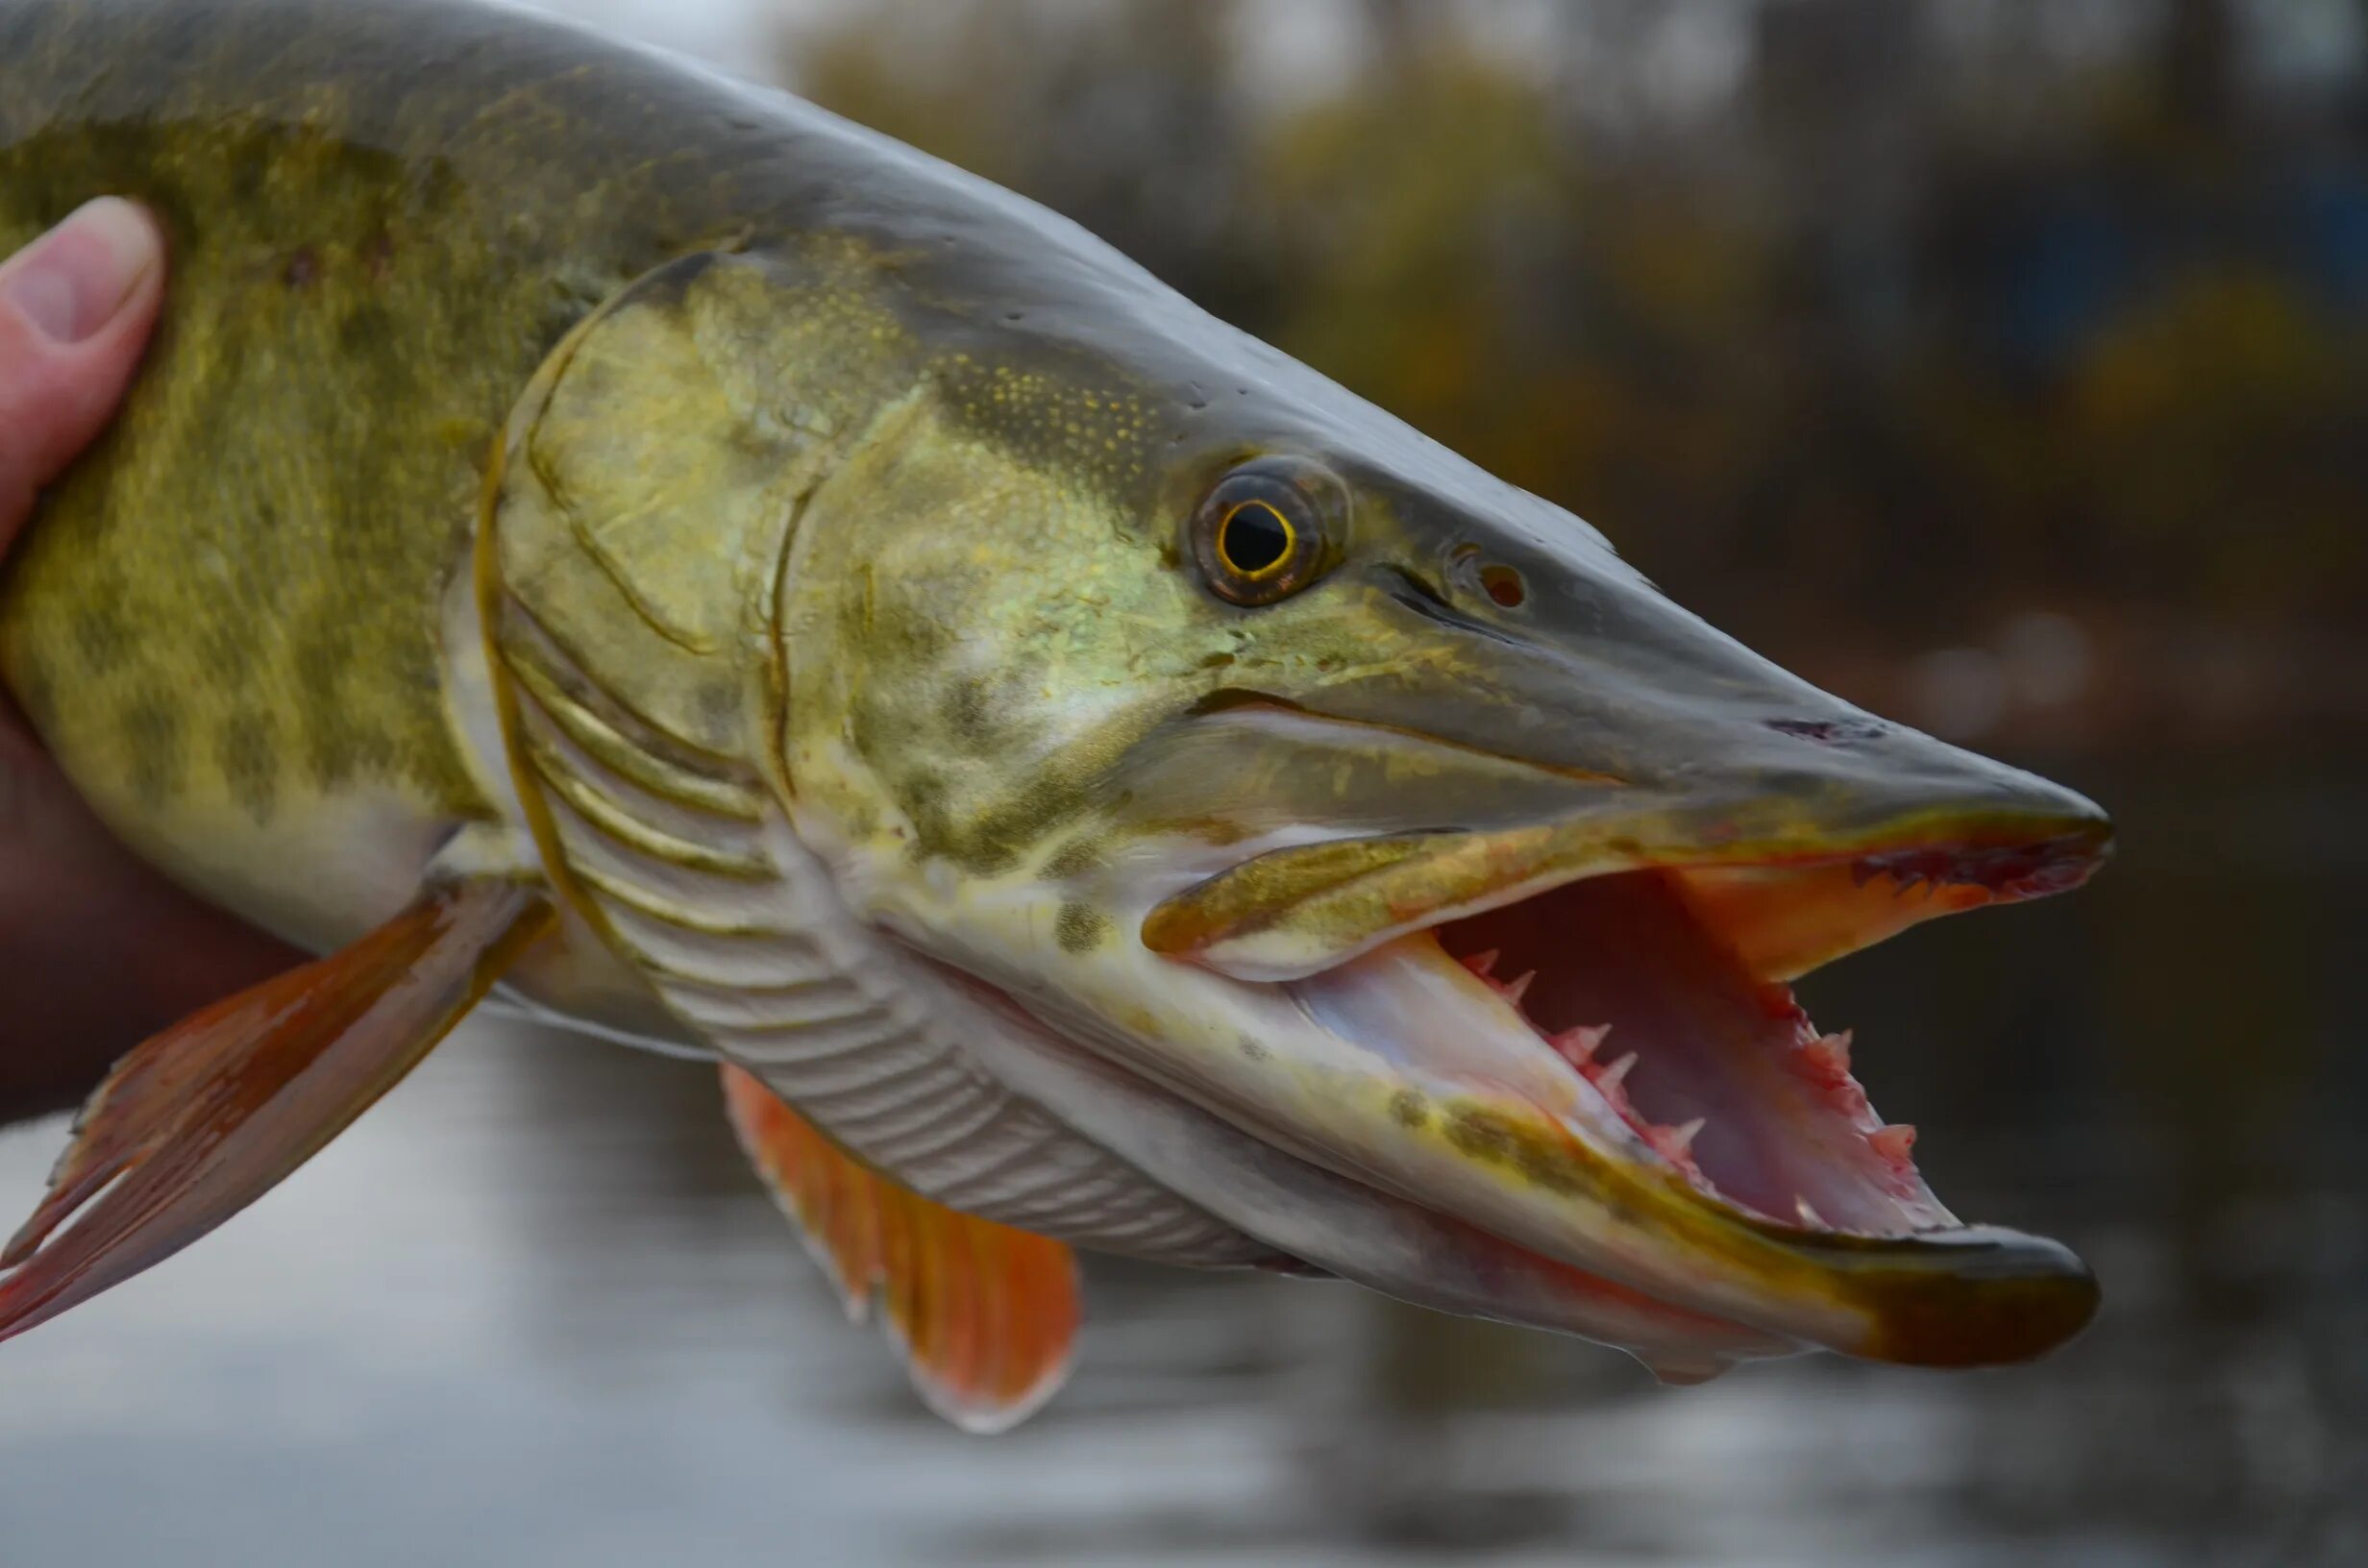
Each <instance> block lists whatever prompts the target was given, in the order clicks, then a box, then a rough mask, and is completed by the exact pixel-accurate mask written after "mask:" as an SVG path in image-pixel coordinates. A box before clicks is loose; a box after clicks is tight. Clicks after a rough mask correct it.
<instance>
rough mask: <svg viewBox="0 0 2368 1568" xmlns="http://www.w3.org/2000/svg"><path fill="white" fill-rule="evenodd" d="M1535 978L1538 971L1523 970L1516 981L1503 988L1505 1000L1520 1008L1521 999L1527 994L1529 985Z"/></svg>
mask: <svg viewBox="0 0 2368 1568" xmlns="http://www.w3.org/2000/svg"><path fill="white" fill-rule="evenodd" d="M1537 978H1538V971H1537V970H1536V969H1529V970H1525V971H1524V972H1523V973H1522V975H1521V977H1520V978H1519V979H1518V980H1516V981H1514V982H1512V983H1511V984H1510V985H1507V986H1505V987H1504V988H1503V994H1504V998H1505V1000H1506V1001H1508V1002H1511V1003H1512V1004H1513V1005H1514V1006H1516V1007H1518V1006H1520V1005H1521V998H1522V997H1523V996H1524V995H1526V994H1527V993H1528V992H1529V983H1530V982H1531V981H1532V980H1535V979H1537Z"/></svg>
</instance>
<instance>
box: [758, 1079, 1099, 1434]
mask: <svg viewBox="0 0 2368 1568" xmlns="http://www.w3.org/2000/svg"><path fill="white" fill-rule="evenodd" d="M723 1077H724V1098H725V1105H726V1109H727V1110H728V1113H729V1115H730V1117H731V1123H732V1128H733V1130H734V1131H735V1132H737V1133H738V1135H739V1137H740V1144H741V1147H742V1148H744V1149H746V1150H747V1151H748V1155H749V1159H750V1161H751V1162H752V1164H754V1165H755V1166H756V1168H757V1171H758V1173H759V1174H761V1175H762V1176H763V1177H764V1178H765V1180H766V1182H767V1183H768V1184H769V1185H770V1186H771V1187H772V1188H773V1191H774V1195H775V1197H776V1199H777V1201H778V1202H779V1204H780V1206H781V1208H782V1210H783V1212H784V1213H787V1214H788V1215H789V1217H790V1218H791V1219H792V1220H793V1221H794V1222H796V1224H797V1225H798V1227H799V1229H800V1230H801V1231H802V1233H803V1234H804V1236H805V1237H806V1241H807V1245H808V1248H809V1250H811V1251H813V1252H814V1253H815V1254H816V1258H817V1261H818V1262H820V1263H821V1264H822V1266H823V1268H824V1271H825V1272H826V1273H827V1274H828V1275H829V1276H830V1279H831V1283H832V1285H833V1286H835V1287H836V1288H837V1289H838V1291H839V1293H840V1296H841V1299H842V1300H843V1301H844V1303H845V1304H846V1307H847V1311H848V1315H849V1316H850V1317H852V1318H856V1319H858V1320H860V1319H861V1318H863V1317H866V1316H868V1315H870V1314H871V1313H873V1312H876V1313H877V1314H878V1315H879V1318H880V1321H881V1326H882V1327H883V1328H884V1329H886V1331H887V1333H888V1335H889V1337H890V1339H891V1340H892V1341H894V1342H895V1344H896V1346H897V1348H898V1350H899V1351H900V1353H901V1354H902V1356H903V1357H904V1361H905V1369H906V1371H907V1373H908V1374H909V1375H910V1377H911V1378H912V1381H913V1385H914V1387H915V1388H916V1389H917V1390H919V1392H920V1394H921V1396H922V1398H923V1399H924V1400H925V1401H926V1402H927V1403H928V1405H929V1408H930V1409H934V1410H936V1411H937V1412H938V1413H939V1414H941V1415H943V1416H945V1417H946V1418H947V1419H949V1420H950V1421H952V1422H953V1423H954V1424H955V1425H957V1426H960V1427H962V1428H964V1429H965V1430H967V1431H971V1432H1000V1431H1002V1430H1003V1429H1005V1428H1007V1427H1010V1426H1012V1425H1014V1424H1015V1423H1017V1422H1019V1421H1020V1420H1022V1419H1023V1418H1024V1417H1025V1416H1026V1415H1027V1414H1028V1413H1029V1412H1030V1411H1032V1410H1034V1409H1036V1408H1037V1407H1038V1406H1039V1405H1041V1404H1043V1403H1044V1402H1045V1400H1047V1399H1048V1398H1049V1397H1051V1395H1052V1393H1053V1391H1054V1390H1055V1389H1057V1388H1058V1387H1059V1386H1060V1384H1061V1383H1062V1381H1063V1380H1064V1379H1065V1378H1066V1377H1067V1376H1068V1373H1069V1366H1070V1360H1071V1353H1072V1349H1073V1345H1074V1342H1075V1338H1076V1333H1077V1325H1078V1319H1079V1315H1080V1310H1079V1303H1078V1286H1077V1265H1076V1259H1075V1257H1074V1255H1073V1254H1072V1253H1071V1251H1070V1250H1069V1248H1068V1247H1067V1246H1065V1245H1064V1244H1062V1243H1061V1242H1058V1241H1055V1240H1053V1239H1051V1238H1050V1237H1043V1236H1038V1235H1036V1234H1034V1233H1033V1232H1029V1231H1022V1230H1015V1229H1013V1228H1012V1227H1011V1226H1008V1225H999V1224H997V1223H996V1222H995V1221H993V1220H987V1219H980V1218H978V1217H976V1216H975V1215H972V1214H965V1213H959V1212H957V1211H955V1210H952V1209H949V1208H946V1207H945V1206H944V1205H942V1204H938V1203H933V1202H931V1201H930V1200H929V1199H927V1198H925V1197H922V1196H920V1195H919V1194H917V1193H914V1192H911V1191H908V1190H906V1189H905V1188H902V1187H900V1186H898V1185H897V1184H895V1183H894V1182H891V1181H890V1180H888V1179H887V1178H886V1177H884V1176H880V1175H878V1174H876V1172H874V1171H872V1170H871V1169H870V1168H869V1167H867V1166H865V1165H862V1164H858V1163H857V1162H856V1161H855V1160H854V1159H852V1158H851V1157H850V1156H849V1155H847V1154H845V1153H843V1152H841V1151H840V1150H839V1148H838V1147H837V1146H836V1145H835V1144H833V1143H831V1142H830V1141H828V1140H827V1139H825V1138H824V1137H823V1135H822V1134H820V1133H818V1132H816V1131H815V1130H814V1129H813V1128H812V1127H811V1126H810V1125H808V1124H807V1123H806V1121H805V1120H804V1118H803V1117H802V1116H800V1115H798V1114H797V1112H795V1111H793V1110H792V1109H791V1108H790V1107H789V1106H788V1105H787V1104H786V1103H785V1102H783V1101H782V1100H781V1098H780V1097H779V1096H778V1095H777V1094H775V1093H774V1092H773V1090H770V1089H767V1088H766V1087H765V1085H764V1083H763V1081H762V1080H760V1079H758V1078H756V1077H755V1076H754V1075H752V1074H751V1073H749V1072H747V1071H744V1070H743V1069H741V1068H739V1067H735V1066H725V1067H724V1069H723Z"/></svg>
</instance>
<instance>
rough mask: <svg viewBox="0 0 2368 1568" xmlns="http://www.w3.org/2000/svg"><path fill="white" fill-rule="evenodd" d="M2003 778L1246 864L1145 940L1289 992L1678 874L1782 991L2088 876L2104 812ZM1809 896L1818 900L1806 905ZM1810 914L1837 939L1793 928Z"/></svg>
mask: <svg viewBox="0 0 2368 1568" xmlns="http://www.w3.org/2000/svg"><path fill="white" fill-rule="evenodd" d="M1996 772H1998V773H2000V774H2008V775H2010V778H2009V780H2008V782H2010V783H2014V784H2017V785H2021V781H2024V780H2027V781H2028V784H2027V785H2024V786H2022V787H2018V788H2016V789H2014V790H2012V791H2011V792H2008V791H2003V790H2001V791H1996V792H1994V793H1984V794H1968V795H1963V796H1956V797H1954V798H1952V797H1948V796H1941V797H1938V798H1933V797H1930V796H1922V797H1919V796H1921V792H1920V791H1916V790H1899V791H1885V792H1882V793H1880V794H1878V795H1876V796H1874V797H1872V798H1862V799H1856V800H1853V799H1849V798H1847V797H1839V798H1838V797H1837V796H1834V795H1832V794H1831V793H1829V792H1818V793H1815V794H1811V795H1808V796H1794V795H1789V794H1787V793H1785V792H1784V790H1783V789H1782V787H1781V781H1779V787H1778V788H1776V789H1775V790H1773V791H1768V792H1764V793H1755V794H1753V795H1751V796H1746V797H1742V798H1732V799H1727V798H1719V797H1718V796H1717V795H1716V794H1712V795H1711V797H1710V798H1707V799H1704V798H1696V799H1693V800H1679V799H1668V798H1665V797H1664V798H1660V799H1656V798H1654V796H1653V795H1652V794H1651V793H1648V792H1639V791H1632V790H1602V791H1596V792H1593V793H1592V794H1591V796H1588V797H1586V798H1583V799H1581V800H1579V801H1577V802H1575V803H1574V804H1572V805H1571V806H1570V807H1569V808H1568V809H1566V810H1564V811H1562V812H1560V813H1558V814H1555V815H1552V816H1546V817H1543V818H1541V819H1538V820H1533V821H1525V822H1517V823H1514V824H1511V825H1507V826H1502V827H1495V828H1489V829H1478V830H1470V831H1452V830H1434V831H1426V832H1409V833H1395V834H1387V835H1377V836H1369V837H1349V838H1331V839H1324V840H1321V841H1320V842H1316V843H1310V844H1302V845H1292V846H1289V847H1285V848H1281V849H1276V850H1272V851H1270V852H1268V853H1266V854H1262V855H1257V856H1254V857H1252V858H1250V859H1248V860H1246V861H1243V862H1241V863H1240V864H1237V865H1235V866H1233V867H1231V868H1230V869H1228V870H1225V871H1223V872H1221V873H1220V874H1218V875H1215V876H1212V877H1209V878H1207V879H1206V880H1203V881H1201V882H1199V883H1196V885H1194V886H1192V887H1190V888H1188V889H1185V890H1184V891H1182V892H1180V893H1178V894H1175V895H1174V896H1172V897H1170V898H1168V899H1166V900H1164V901H1163V902H1162V903H1160V904H1159V905H1158V906H1157V907H1156V908H1155V909H1153V910H1152V911H1151V913H1150V915H1149V916H1148V917H1147V919H1145V921H1144V924H1143V928H1142V935H1143V941H1144V943H1145V944H1146V945H1147V946H1148V947H1149V948H1150V949H1151V950H1152V951H1154V952H1158V953H1163V954H1166V955H1168V956H1171V957H1176V958H1189V959H1191V960H1192V961H1193V962H1196V963H1198V964H1202V965H1205V966H1207V967H1208V968H1214V969H1217V970H1219V971H1220V972H1221V973H1225V974H1230V975H1233V976H1234V977H1236V978H1238V979H1244V980H1269V981H1272V980H1292V979H1299V978H1303V977H1305V976H1307V975H1310V974H1315V973H1318V972H1320V971H1321V970H1324V969H1327V968H1333V967H1335V966H1337V965H1339V964H1341V963H1344V962H1345V961H1346V960H1348V959H1350V958H1353V957H1355V956H1356V955H1357V954H1359V953H1362V952H1366V951H1369V950H1370V949H1372V948H1374V947H1376V946H1379V945H1380V944H1382V943H1386V942H1388V941H1390V940H1392V939H1393V938H1394V937H1397V936H1402V935H1404V934H1405V933H1407V932H1410V931H1415V930H1419V929H1422V928H1424V927H1426V926H1433V925H1438V924H1440V923H1442V922H1443V921H1446V920H1450V919H1459V918H1463V917H1467V916H1471V915H1476V914H1479V913H1481V912H1483V911H1485V910H1488V909H1490V908H1493V907H1496V906H1499V905H1503V904H1508V903H1513V902H1517V901H1518V900H1521V899H1524V898H1528V897H1532V896H1535V895H1536V894H1541V893H1543V892H1546V891H1548V890H1550V889H1552V888H1555V887H1558V886H1561V885H1563V884H1566V883H1569V882H1574V881H1578V880H1580V879H1582V878H1586V877H1591V876H1599V875H1604V874H1607V873H1610V872H1615V871H1624V870H1640V869H1648V868H1650V869H1659V870H1670V871H1678V872H1682V873H1684V874H1685V875H1686V876H1687V877H1688V878H1689V880H1690V881H1693V882H1696V883H1698V884H1699V886H1700V887H1701V889H1702V890H1703V893H1704V896H1705V897H1707V898H1715V899H1717V900H1719V901H1720V902H1721V903H1722V904H1724V905H1727V906H1730V907H1731V908H1732V911H1733V916H1732V919H1733V921H1734V923H1735V925H1736V927H1737V929H1736V931H1735V932H1734V936H1735V937H1736V939H1737V940H1738V941H1739V942H1743V943H1751V944H1755V945H1757V946H1761V947H1765V948H1766V949H1767V951H1766V953H1765V956H1764V967H1765V968H1766V972H1768V973H1769V974H1770V975H1771V976H1784V977H1788V976H1789V975H1791V974H1798V973H1802V972H1805V971H1806V970H1807V969H1808V968H1813V967H1814V964H1815V963H1818V962H1823V961H1824V960H1826V959H1830V958H1835V957H1839V956H1841V955H1842V954H1843V953H1846V952H1849V951H1854V950H1856V948H1858V947H1862V946H1865V945H1867V944H1868V943H1871V942H1874V941H1877V940H1880V939H1881V938H1882V937H1885V936H1888V935H1890V934H1892V932H1894V931H1896V930H1898V929H1900V928H1901V926H1902V925H1904V924H1906V923H1912V920H1915V919H1929V918H1931V917H1932V916H1934V915H1939V914H1947V913H1954V912H1956V911H1959V910H1962V909H1968V908H1973V907H1977V906H1978V905H1981V904H1985V903H1990V902H1999V901H2011V900H2015V899H2019V898H2027V897H2034V896H2038V895H2040V894H2047V893H2054V892H2059V891H2062V890H2064V889H2067V888H2071V887H2076V886H2078V885H2079V884H2080V883H2081V882H2083V881H2084V880H2086V878H2087V877H2088V876H2089V875H2091V874H2093V873H2094V871H2095V870H2096V869H2097V868H2098V867H2099V866H2100V865H2102V864H2103V862H2104V859H2105V857H2106V855H2107V854H2108V852H2109V847H2110V842H2111V829H2110V827H2109V824H2108V822H2107V821H2106V819H2105V817H2104V815H2103V814H2102V813H2101V812H2100V811H2098V810H2097V808H2096V807H2095V806H2094V805H2092V804H2091V803H2089V802H2088V801H2086V800H2085V799H2084V798H2082V797H2081V796H2077V795H2074V794H2072V793H2071V792H2070V791H2067V790H2061V789H2059V788H2058V787H2056V786H2054V785H2050V784H2046V783H2044V782H2043V781H2041V780H2038V779H2035V778H2030V776H2029V775H2027V774H2013V773H2012V772H2011V771H2010V770H2007V769H2003V768H2001V769H1997V770H1996ZM1721 793H1723V792H1721ZM1878 878H1880V879H1883V880H1884V881H1885V883H1886V884H1887V886H1886V888H1885V889H1884V890H1883V891H1884V892H1888V891H1889V890H1890V888H1893V887H1897V886H1899V885H1900V884H1903V883H1908V884H1918V885H1922V884H1929V885H1930V887H1931V888H1932V889H1933V890H1934V896H1933V897H1931V898H1928V899H1927V900H1926V901H1924V902H1923V903H1922V904H1920V905H1915V906H1910V905H1905V904H1901V903H1900V902H1898V901H1897V900H1895V899H1894V900H1889V901H1887V902H1886V901H1884V900H1882V899H1880V898H1878V897H1866V898H1855V897H1853V896H1852V891H1853V890H1862V889H1863V888H1865V886H1866V885H1867V884H1868V883H1870V882H1872V881H1875V880H1876V879H1878ZM1845 880H1846V881H1847V882H1848V883H1849V884H1850V887H1849V889H1845V888H1844V886H1843V883H1844V881H1845ZM1811 890H1814V891H1815V893H1816V896H1815V898H1814V899H1813V900H1812V899H1809V898H1807V897H1806V896H1805V894H1809V893H1810V892H1811ZM1771 893H1773V894H1774V896H1769V894H1771ZM1754 894H1759V896H1757V897H1755V896H1754ZM1812 902H1813V903H1814V905H1815V906H1816V908H1817V909H1819V910H1822V911H1824V912H1826V913H1827V914H1828V915H1829V916H1833V917H1838V918H1839V919H1840V923H1839V924H1838V925H1837V926H1834V928H1832V929H1826V930H1820V931H1807V930H1803V929H1801V928H1800V927H1801V923H1802V917H1803V915H1804V913H1805V906H1806V905H1808V904H1809V903H1812ZM1852 905H1855V906H1858V907H1856V908H1855V909H1854V910H1853V909H1846V908H1845V906H1852ZM1780 915H1781V916H1782V917H1784V920H1783V921H1782V922H1780V920H1779V919H1778V917H1779V916H1780ZM1787 922H1788V926H1789V929H1788V930H1787V931H1782V932H1780V931H1777V930H1775V929H1774V927H1775V926H1776V925H1777V924H1779V923H1787ZM1829 923H1831V922H1829ZM1746 926H1748V927H1750V929H1745V927H1746Z"/></svg>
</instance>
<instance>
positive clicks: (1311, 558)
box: [1192, 459, 1339, 605]
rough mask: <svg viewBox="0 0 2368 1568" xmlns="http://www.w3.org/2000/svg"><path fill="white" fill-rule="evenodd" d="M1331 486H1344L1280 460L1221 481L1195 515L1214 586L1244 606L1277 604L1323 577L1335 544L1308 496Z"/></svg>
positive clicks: (1205, 570) (1197, 547) (1198, 548)
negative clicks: (1327, 485) (1314, 490)
mask: <svg viewBox="0 0 2368 1568" xmlns="http://www.w3.org/2000/svg"><path fill="white" fill-rule="evenodd" d="M1326 482H1328V483H1329V485H1330V486H1332V487H1334V488H1337V486H1338V483H1339V481H1337V480H1334V479H1332V478H1331V477H1330V476H1329V475H1328V474H1324V473H1322V472H1321V471H1320V470H1314V469H1312V465H1300V464H1293V463H1288V462H1285V461H1283V460H1280V459H1268V460H1266V461H1262V462H1257V463H1251V464H1246V465H1245V466H1244V467H1241V468H1238V469H1235V470H1234V471H1233V472H1232V473H1230V474H1228V475H1226V476H1225V477H1224V478H1222V479H1220V480H1219V481H1218V482H1217V485H1216V487H1215V488H1213V489H1212V490H1210V492H1209V493H1208V496H1207V497H1206V499H1204V500H1203V501H1202V502H1200V505H1199V507H1198V508H1197V509H1196V511H1195V512H1194V514H1193V525H1192V534H1193V555H1194V557H1195V558H1196V560H1197V561H1198V562H1199V564H1200V572H1201V576H1204V577H1206V578H1207V579H1208V583H1209V586H1210V587H1211V588H1213V589H1214V590H1216V592H1217V593H1218V594H1219V595H1220V596H1221V598H1224V599H1228V600H1232V601H1233V602H1234V603H1236V604H1250V605H1257V604H1271V603H1273V602H1274V601H1275V600H1279V599H1284V598H1287V597H1289V596H1290V595H1292V594H1295V593H1297V592H1298V591H1299V590H1300V589H1302V588H1304V587H1306V586H1307V585H1308V584H1309V583H1311V582H1313V581H1315V580H1316V578H1317V577H1319V576H1321V575H1322V573H1323V570H1324V568H1325V567H1326V566H1327V565H1328V564H1330V560H1331V556H1332V553H1333V541H1332V539H1331V537H1330V530H1328V529H1327V528H1326V527H1325V524H1326V518H1325V516H1324V510H1323V508H1321V507H1320V506H1319V505H1318V504H1317V503H1316V502H1315V501H1314V500H1312V499H1311V498H1310V496H1309V493H1308V492H1309V490H1310V489H1321V488H1323V485H1324V483H1326Z"/></svg>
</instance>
